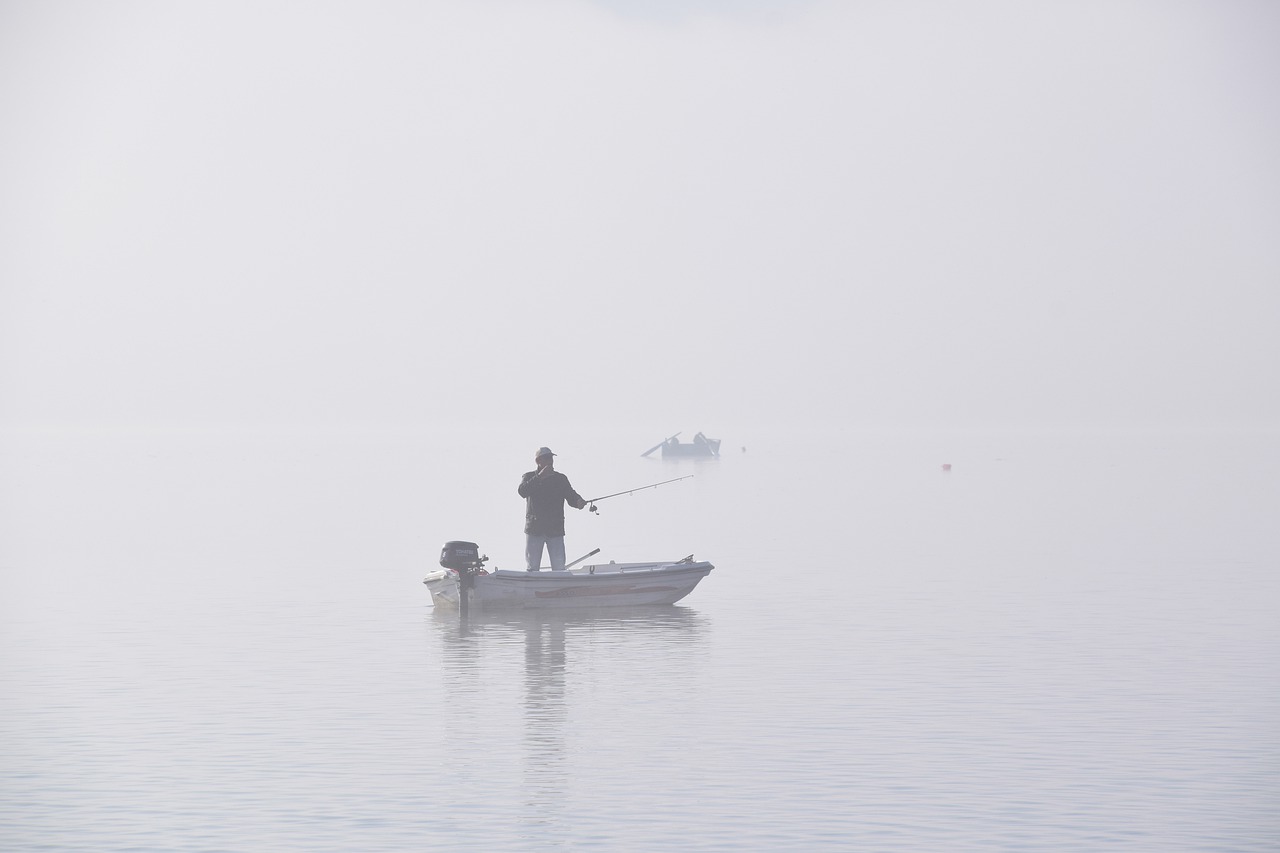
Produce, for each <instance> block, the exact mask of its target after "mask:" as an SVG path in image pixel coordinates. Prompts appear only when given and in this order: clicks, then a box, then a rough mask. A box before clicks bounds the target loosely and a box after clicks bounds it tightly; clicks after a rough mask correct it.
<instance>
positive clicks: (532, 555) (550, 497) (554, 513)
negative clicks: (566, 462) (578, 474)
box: [517, 447, 587, 572]
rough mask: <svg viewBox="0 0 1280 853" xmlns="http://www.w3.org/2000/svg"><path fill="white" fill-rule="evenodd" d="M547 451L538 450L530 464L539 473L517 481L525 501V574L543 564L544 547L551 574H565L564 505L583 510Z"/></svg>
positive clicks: (576, 496) (575, 493)
mask: <svg viewBox="0 0 1280 853" xmlns="http://www.w3.org/2000/svg"><path fill="white" fill-rule="evenodd" d="M555 455H556V454H554V453H552V452H551V450H550V448H547V447H539V448H538V452H537V454H536V455H535V456H534V459H533V461H534V462H535V463H536V464H537V466H538V470H536V471H530V472H528V473H527V474H525V475H524V476H523V477H521V478H520V487H519V489H517V491H519V493H520V497H522V498H524V499H525V511H524V533H525V547H524V558H525V565H526V567H527V570H528V571H531V572H536V571H538V570H539V568H540V567H541V566H540V564H541V563H542V548H543V546H544V545H545V546H546V549H547V556H548V557H550V559H551V570H552V571H554V572H563V571H564V505H565V504H566V503H567V504H568V505H569V506H571V507H573V508H574V509H582V508H583V507H585V506H586V505H587V502H586V501H585V500H583V499H582V495H580V494H578V493H577V492H575V491H574V490H573V486H571V485H569V478H568V477H566V476H565V475H564V474H561V473H560V472H559V471H556V470H555V468H554V467H553V464H552V463H553V462H554V459H555Z"/></svg>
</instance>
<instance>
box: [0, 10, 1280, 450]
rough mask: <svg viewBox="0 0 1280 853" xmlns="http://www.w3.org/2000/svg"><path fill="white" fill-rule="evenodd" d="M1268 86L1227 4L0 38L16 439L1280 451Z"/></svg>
mask: <svg viewBox="0 0 1280 853" xmlns="http://www.w3.org/2000/svg"><path fill="white" fill-rule="evenodd" d="M1278 48H1280V6H1278V5H1277V4H1274V3H1269V2H1257V3H1250V2H1222V0H1206V2H1154V0H1153V1H1152V2H1118V3H1077V2H1060V3H1050V2H1044V3H1030V4H1029V3H1022V2H977V3H965V4H949V3H940V2H905V3H896V2H895V3H881V2H868V3H857V2H839V3H825V2H805V3H768V2H763V0H758V2H753V3H750V4H737V3H730V2H703V3H689V4H680V3H676V2H665V3H661V4H648V3H640V2H626V0H611V2H599V3H591V2H537V3H529V2H519V3H517V2H509V3H503V2H480V3H473V2H465V3H464V2H452V3H413V2H359V3H357V2H345V3H344V2H319V3H316V2H305V3H304V2H265V3H264V2H189V3H180V4H174V3H166V2H151V3H147V2H113V3H99V2H85V3H72V2H12V0H9V2H0V427H5V426H11V427H12V426H27V427H42V426H91V427H92V426H111V427H114V426H140V425H141V426H184V425H192V424H200V425H209V424H212V425H218V424H236V425H249V426H253V425H259V424H261V425H281V424H283V425H289V424H304V425H307V424H309V425H322V426H323V425H342V424H358V425H370V424H371V425H391V426H412V425H415V424H421V423H437V422H454V421H458V420H459V419H462V420H465V419H466V418H469V417H475V414H474V413H476V412H479V411H483V412H484V413H485V415H486V416H487V417H493V418H500V419H502V420H504V421H505V422H508V423H518V422H520V421H522V420H525V421H529V422H531V423H535V422H539V421H548V422H549V421H554V420H556V419H557V418H564V417H591V418H594V419H597V420H600V421H603V422H608V421H617V422H636V421H647V422H653V423H654V424H656V425H659V424H660V425H668V424H673V423H674V424H675V425H676V428H679V426H681V425H690V424H692V425H694V426H695V428H696V427H698V426H704V425H707V424H716V425H718V427H720V428H723V427H729V426H733V425H738V424H748V423H762V422H769V423H796V424H805V423H821V424H826V425H842V424H864V425H884V426H893V425H911V424H920V425H933V426H938V425H943V426H946V425H956V426H1035V425H1049V426H1061V425H1065V426H1074V425H1091V426H1096V425H1102V426H1107V425H1116V426H1132V425H1171V426H1181V427H1185V426H1243V427H1255V428H1256V427H1263V428H1277V427H1280V390H1278V389H1280V382H1278V381H1277V378H1278V377H1277V373H1278V370H1277V366H1278V365H1280V344H1277V340H1278V339H1280V334H1277V330H1276V327H1277V326H1278V325H1280V323H1278V322H1277V321H1278V319H1280V239H1278V238H1280V157H1278V156H1277V154H1276V152H1277V151H1280V99H1278V98H1277V81H1280V50H1278ZM662 434H665V430H659V431H658V436H659V437H660V436H661V435H662Z"/></svg>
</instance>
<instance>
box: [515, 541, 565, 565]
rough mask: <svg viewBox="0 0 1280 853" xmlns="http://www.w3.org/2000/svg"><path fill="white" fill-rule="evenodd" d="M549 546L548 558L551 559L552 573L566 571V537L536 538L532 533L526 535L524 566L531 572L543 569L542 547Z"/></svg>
mask: <svg viewBox="0 0 1280 853" xmlns="http://www.w3.org/2000/svg"><path fill="white" fill-rule="evenodd" d="M543 545H545V546H547V556H548V557H550V558H551V571H553V572H563V571H564V537H563V536H535V535H534V534H532V533H526V534H525V536H524V564H525V568H527V569H528V570H529V571H531V572H536V571H538V569H540V568H541V566H540V565H539V564H540V563H541V562H542V546H543Z"/></svg>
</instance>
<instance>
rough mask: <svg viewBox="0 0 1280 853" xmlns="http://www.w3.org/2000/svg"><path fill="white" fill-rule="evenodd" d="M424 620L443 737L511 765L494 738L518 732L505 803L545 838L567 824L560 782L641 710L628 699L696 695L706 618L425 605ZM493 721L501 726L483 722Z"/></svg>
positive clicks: (669, 610) (646, 610) (627, 610)
mask: <svg viewBox="0 0 1280 853" xmlns="http://www.w3.org/2000/svg"><path fill="white" fill-rule="evenodd" d="M430 618H431V621H432V622H433V623H434V624H435V626H436V627H437V628H438V629H439V631H440V635H441V639H442V640H443V643H442V650H443V652H444V655H445V667H444V674H445V677H446V680H447V683H446V684H445V690H446V692H447V694H448V700H449V701H448V703H447V704H448V706H449V713H448V716H449V718H450V729H451V730H453V731H455V732H458V733H459V736H460V737H461V738H462V739H463V741H464V742H467V741H469V742H470V743H471V744H472V745H473V746H474V750H475V753H476V755H477V756H485V757H487V758H488V760H490V761H498V762H503V761H510V760H511V759H512V758H514V756H513V755H512V754H511V753H512V751H513V750H511V749H510V747H514V746H515V744H512V743H507V744H506V745H507V746H508V749H506V750H503V749H501V746H502V739H503V738H504V737H507V736H509V735H510V734H513V732H511V727H521V728H523V750H522V752H523V761H522V766H521V767H520V768H518V770H517V768H511V773H510V774H507V775H508V776H510V775H515V774H516V773H518V774H519V779H518V780H517V782H516V784H515V787H514V788H513V789H512V790H511V791H509V792H508V795H509V796H511V797H513V798H514V801H515V802H523V803H524V804H525V805H526V807H528V808H529V814H528V816H527V817H528V820H530V821H533V822H535V823H537V824H540V825H543V827H544V829H546V830H548V831H552V830H553V827H552V826H551V825H552V824H555V825H560V824H561V822H562V821H563V825H564V826H568V825H569V824H571V823H572V820H573V814H572V800H571V799H570V795H571V794H572V788H571V783H572V782H574V781H576V782H577V784H578V785H579V786H580V785H581V784H582V782H583V780H582V779H581V778H577V779H576V780H575V779H574V778H572V777H573V776H575V775H577V776H580V775H581V772H582V769H583V766H584V764H585V765H591V763H592V761H593V759H592V758H591V755H595V754H598V750H599V748H600V746H601V745H602V744H606V745H610V746H612V747H613V748H617V745H618V744H617V740H618V731H619V726H621V727H622V730H624V731H625V730H627V725H626V724H627V720H628V719H629V718H630V717H631V716H632V715H639V714H642V713H643V712H642V711H641V710H640V709H639V708H638V707H637V705H638V704H642V703H638V702H637V701H635V697H630V699H629V698H628V697H629V695H630V694H631V693H633V692H634V691H637V690H640V689H642V688H641V685H648V687H646V688H645V689H647V690H652V685H655V684H660V685H664V687H663V688H660V689H663V690H672V691H681V690H684V689H685V688H686V685H687V690H688V691H691V692H696V680H697V679H698V678H700V677H701V676H702V675H704V673H701V670H700V664H701V663H702V662H703V661H704V660H705V657H704V654H703V651H704V650H703V648H702V647H703V646H704V643H703V640H704V639H705V636H706V635H707V634H708V632H709V619H708V617H707V616H705V615H703V614H701V613H699V612H698V611H696V610H693V609H690V608H687V607H680V606H673V605H655V606H642V607H607V608H598V609H583V608H579V609H575V610H571V611H569V610H551V611H548V610H533V611H494V612H485V611H473V612H472V613H471V614H469V615H468V616H462V615H461V614H460V613H459V612H458V611H457V610H454V609H447V608H432V611H431V617H430ZM517 686H518V689H517ZM645 698H646V699H647V698H648V697H647V696H646V697H645ZM521 717H523V725H522V726H520V723H521V719H520V718H521ZM495 718H496V719H497V720H500V721H501V722H499V723H497V724H496V725H494V724H493V721H494V720H495ZM485 721H489V724H488V725H486V723H485ZM486 729H487V730H488V731H487V733H486V731H485V730H486ZM632 729H634V725H633V726H632ZM588 753H591V755H588ZM575 768H576V770H575ZM571 771H572V772H571ZM553 834H554V833H553Z"/></svg>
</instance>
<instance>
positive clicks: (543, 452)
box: [533, 447, 555, 459]
mask: <svg viewBox="0 0 1280 853" xmlns="http://www.w3.org/2000/svg"><path fill="white" fill-rule="evenodd" d="M544 456H555V454H554V453H552V452H551V448H550V447H539V448H538V452H537V453H535V454H534V456H533V458H534V459H541V458H542V457H544Z"/></svg>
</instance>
